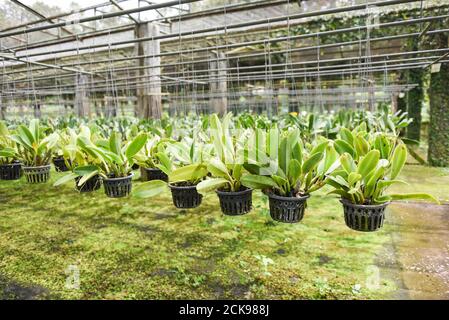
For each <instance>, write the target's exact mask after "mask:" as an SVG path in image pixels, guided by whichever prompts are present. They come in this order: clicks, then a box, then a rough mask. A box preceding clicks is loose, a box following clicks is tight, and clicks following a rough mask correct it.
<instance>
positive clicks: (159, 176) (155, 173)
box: [140, 168, 168, 182]
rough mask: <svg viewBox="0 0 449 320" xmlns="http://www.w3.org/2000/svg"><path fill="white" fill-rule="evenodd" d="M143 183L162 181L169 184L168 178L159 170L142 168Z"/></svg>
mask: <svg viewBox="0 0 449 320" xmlns="http://www.w3.org/2000/svg"><path fill="white" fill-rule="evenodd" d="M140 172H141V177H142V181H151V180H162V181H166V182H168V176H167V175H166V174H165V173H164V172H163V171H162V170H161V169H158V168H141V171H140Z"/></svg>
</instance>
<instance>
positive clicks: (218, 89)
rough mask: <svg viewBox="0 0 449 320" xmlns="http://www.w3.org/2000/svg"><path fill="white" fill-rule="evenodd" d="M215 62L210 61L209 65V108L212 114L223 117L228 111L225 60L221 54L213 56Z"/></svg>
mask: <svg viewBox="0 0 449 320" xmlns="http://www.w3.org/2000/svg"><path fill="white" fill-rule="evenodd" d="M215 58H216V60H211V61H210V64H209V74H210V84H209V91H210V94H211V99H210V103H211V107H212V110H214V112H216V113H218V114H219V115H224V114H226V113H227V110H228V98H227V96H226V93H227V89H228V84H227V79H226V75H227V72H226V67H227V60H226V56H225V54H224V53H223V52H219V53H218V54H216V55H215Z"/></svg>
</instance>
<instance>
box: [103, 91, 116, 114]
mask: <svg viewBox="0 0 449 320" xmlns="http://www.w3.org/2000/svg"><path fill="white" fill-rule="evenodd" d="M104 105H105V111H104V116H105V117H107V118H111V117H116V116H117V102H116V101H115V98H114V97H110V96H104Z"/></svg>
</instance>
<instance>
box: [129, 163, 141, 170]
mask: <svg viewBox="0 0 449 320" xmlns="http://www.w3.org/2000/svg"><path fill="white" fill-rule="evenodd" d="M139 168H140V166H139V165H138V164H137V163H134V164H133V166H132V167H131V169H133V170H137V169H139Z"/></svg>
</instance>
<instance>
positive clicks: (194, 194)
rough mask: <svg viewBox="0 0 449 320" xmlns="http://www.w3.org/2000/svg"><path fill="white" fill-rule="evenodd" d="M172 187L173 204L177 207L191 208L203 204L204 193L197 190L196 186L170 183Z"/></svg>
mask: <svg viewBox="0 0 449 320" xmlns="http://www.w3.org/2000/svg"><path fill="white" fill-rule="evenodd" d="M168 186H169V187H170V189H171V194H172V198H173V204H174V205H175V207H176V208H180V209H190V208H196V207H198V206H199V205H200V204H201V200H202V199H203V195H201V194H199V193H198V191H196V186H182V185H173V184H169V185H168Z"/></svg>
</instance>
